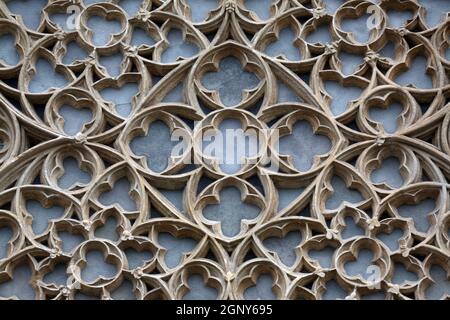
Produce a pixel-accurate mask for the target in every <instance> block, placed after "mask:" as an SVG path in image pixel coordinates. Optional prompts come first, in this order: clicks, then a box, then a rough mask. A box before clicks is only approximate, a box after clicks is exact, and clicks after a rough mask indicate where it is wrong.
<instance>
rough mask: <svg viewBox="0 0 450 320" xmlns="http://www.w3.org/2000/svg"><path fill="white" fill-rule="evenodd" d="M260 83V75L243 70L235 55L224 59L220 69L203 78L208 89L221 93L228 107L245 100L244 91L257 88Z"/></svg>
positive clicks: (222, 100)
mask: <svg viewBox="0 0 450 320" xmlns="http://www.w3.org/2000/svg"><path fill="white" fill-rule="evenodd" d="M259 83H260V80H259V79H258V77H257V76H256V75H255V74H254V73H251V72H247V71H245V70H243V69H242V64H241V62H240V61H239V59H237V58H235V57H233V56H229V57H226V58H224V59H222V60H221V61H220V64H219V68H218V70H217V71H216V72H208V73H206V74H205V75H204V76H203V79H202V84H203V85H204V86H205V88H206V89H208V90H212V91H217V92H218V93H219V96H220V101H221V102H222V103H223V104H224V105H225V106H226V107H231V106H235V105H238V104H239V103H240V102H241V101H242V100H243V93H244V92H245V91H251V90H254V89H256V88H257V86H258V84H259Z"/></svg>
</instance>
